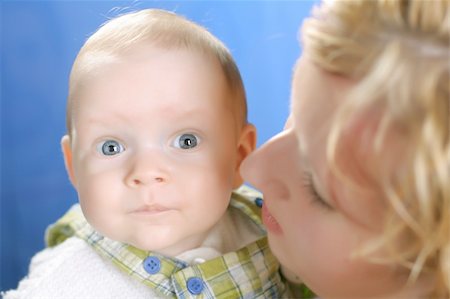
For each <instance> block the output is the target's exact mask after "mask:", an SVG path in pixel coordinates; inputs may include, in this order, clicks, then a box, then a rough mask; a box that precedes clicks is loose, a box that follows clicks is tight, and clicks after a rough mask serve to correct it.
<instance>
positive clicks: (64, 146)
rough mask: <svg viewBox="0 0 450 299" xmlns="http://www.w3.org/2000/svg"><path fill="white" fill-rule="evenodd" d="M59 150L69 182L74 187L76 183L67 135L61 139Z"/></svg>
mask: <svg viewBox="0 0 450 299" xmlns="http://www.w3.org/2000/svg"><path fill="white" fill-rule="evenodd" d="M61 148H62V151H63V155H64V164H65V165H66V170H67V174H68V175H69V179H70V182H71V183H72V185H73V186H74V187H75V186H76V181H75V175H74V173H73V165H72V145H71V142H70V136H69V135H64V136H63V138H61Z"/></svg>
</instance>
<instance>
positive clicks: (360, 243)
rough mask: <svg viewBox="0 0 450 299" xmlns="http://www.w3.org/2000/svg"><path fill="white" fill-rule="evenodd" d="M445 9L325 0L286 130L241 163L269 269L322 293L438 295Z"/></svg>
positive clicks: (449, 234) (445, 279) (446, 231)
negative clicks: (256, 196)
mask: <svg viewBox="0 0 450 299" xmlns="http://www.w3.org/2000/svg"><path fill="white" fill-rule="evenodd" d="M449 20H450V7H449V2H448V1H423V0H410V1H392V0H378V1H366V0H359V1H357V0H353V1H335V2H324V3H323V4H322V5H321V6H320V8H318V9H317V10H316V11H315V14H314V16H313V17H311V18H310V19H308V20H306V22H305V23H304V25H303V29H302V41H303V46H304V51H303V55H302V56H301V57H300V59H299V60H298V62H297V64H296V66H295V71H294V78H293V83H292V95H291V101H292V113H291V117H290V118H289V120H288V122H287V124H286V128H285V130H284V131H283V132H281V133H280V134H279V135H277V136H275V137H274V138H273V139H272V140H270V141H269V142H268V143H267V144H265V145H264V146H263V147H262V148H260V149H259V150H258V151H256V152H255V153H254V154H253V155H251V156H250V157H249V158H248V159H247V160H246V161H244V164H243V166H242V173H243V175H244V177H245V179H246V180H247V181H249V182H250V183H251V184H252V185H254V186H255V187H257V188H259V189H261V190H262V191H263V193H264V206H263V218H264V222H265V224H266V226H267V230H268V235H269V242H270V246H271V248H272V250H273V252H274V254H275V255H276V256H277V257H278V259H279V260H280V262H281V264H282V265H283V266H284V267H285V268H286V269H287V270H289V271H290V272H293V273H294V274H295V275H297V276H298V277H299V278H300V279H301V280H302V281H303V282H304V283H305V284H306V285H308V286H309V287H310V288H311V289H312V290H313V291H314V292H315V293H316V294H317V295H318V296H320V297H321V298H331V297H334V298H352V297H353V298H371V297H372V298H419V297H420V298H448V297H449V296H450V179H449V177H450V176H449V172H450V137H449V135H450V133H449V132H450V128H449V126H450V117H449V114H450V103H449V102H450V91H449V89H450V87H449V86H450V85H449V80H450V79H449V78H450V47H449V45H450V28H449V27H450V25H449V24H450V21H449Z"/></svg>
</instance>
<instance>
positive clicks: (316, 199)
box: [303, 172, 334, 211]
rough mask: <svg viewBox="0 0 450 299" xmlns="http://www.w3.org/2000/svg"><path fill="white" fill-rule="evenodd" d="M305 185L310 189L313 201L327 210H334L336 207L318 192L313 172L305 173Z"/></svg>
mask: <svg viewBox="0 0 450 299" xmlns="http://www.w3.org/2000/svg"><path fill="white" fill-rule="evenodd" d="M303 186H304V187H305V189H306V190H307V191H308V193H309V195H310V197H311V199H312V202H313V203H315V204H318V205H320V206H321V207H323V208H325V209H327V210H330V211H332V210H334V208H333V207H332V206H331V205H330V204H329V203H328V202H327V201H326V200H325V199H323V197H322V196H321V195H320V194H319V192H317V189H316V187H315V186H314V181H313V177H312V174H311V173H308V172H304V173H303Z"/></svg>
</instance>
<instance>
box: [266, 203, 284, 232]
mask: <svg viewBox="0 0 450 299" xmlns="http://www.w3.org/2000/svg"><path fill="white" fill-rule="evenodd" d="M262 220H263V223H264V225H265V226H266V228H267V231H269V232H271V233H274V234H282V233H283V230H282V229H281V226H280V225H279V224H278V221H277V220H276V219H275V218H274V217H273V216H272V214H270V212H269V210H268V209H267V205H266V204H265V203H264V204H263V206H262Z"/></svg>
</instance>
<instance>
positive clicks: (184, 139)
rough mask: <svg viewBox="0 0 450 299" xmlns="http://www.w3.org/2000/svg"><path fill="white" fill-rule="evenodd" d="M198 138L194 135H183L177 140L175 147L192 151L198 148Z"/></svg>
mask: <svg viewBox="0 0 450 299" xmlns="http://www.w3.org/2000/svg"><path fill="white" fill-rule="evenodd" d="M198 141H199V140H198V138H197V136H195V135H194V134H181V135H180V136H178V137H177V138H176V139H175V144H174V146H175V147H178V148H181V149H191V148H194V147H196V146H197V144H198Z"/></svg>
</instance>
